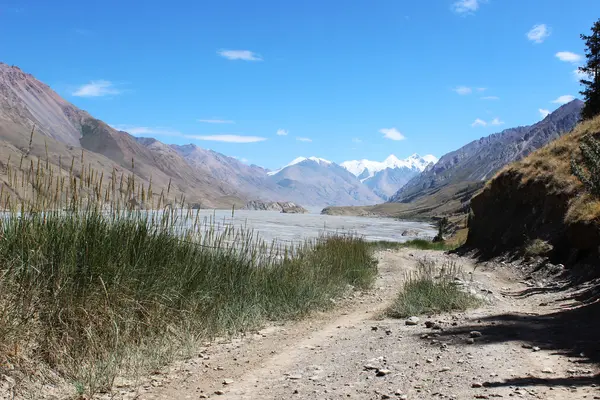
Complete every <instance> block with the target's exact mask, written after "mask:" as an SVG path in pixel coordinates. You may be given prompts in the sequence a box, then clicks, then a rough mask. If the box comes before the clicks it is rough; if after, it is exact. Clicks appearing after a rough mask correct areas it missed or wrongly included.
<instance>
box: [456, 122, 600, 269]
mask: <svg viewBox="0 0 600 400" xmlns="http://www.w3.org/2000/svg"><path fill="white" fill-rule="evenodd" d="M589 134H591V135H595V136H596V137H597V138H600V117H597V118H596V119H594V120H592V121H587V122H584V123H581V124H580V125H579V126H577V128H575V129H574V130H573V132H571V133H569V134H567V135H565V136H563V137H561V138H560V139H558V140H556V141H554V142H552V143H550V144H549V145H547V146H545V147H543V148H542V149H540V150H538V151H536V152H534V153H533V154H531V155H530V156H529V157H527V158H525V159H523V160H522V161H519V162H516V163H513V164H511V165H509V166H508V167H506V168H505V169H504V170H502V171H501V172H500V173H499V174H498V175H497V176H496V177H495V178H494V179H492V180H491V181H490V182H489V183H488V184H487V185H486V187H485V189H484V190H483V191H482V192H481V193H480V194H479V195H477V196H475V197H474V198H473V199H472V200H471V207H472V210H473V215H472V218H471V222H470V224H469V236H468V240H467V247H468V248H475V249H478V250H479V251H480V253H481V254H482V255H484V256H495V255H499V254H501V253H504V252H525V253H527V252H529V251H531V250H527V247H528V246H529V245H530V244H531V243H534V241H535V240H542V241H544V242H546V243H548V244H550V245H551V247H549V248H547V249H548V250H550V249H551V250H550V251H549V254H546V255H549V256H550V257H551V258H553V259H554V260H555V261H556V262H562V263H565V264H569V263H573V264H574V263H579V264H581V263H584V262H586V261H589V262H590V263H595V264H597V261H598V260H600V253H599V249H598V243H600V199H598V198H595V197H593V196H591V195H589V194H587V193H586V192H585V191H584V190H583V187H582V184H581V182H580V181H579V180H578V179H577V178H576V177H575V176H574V175H573V174H572V173H571V160H572V159H573V158H575V159H576V160H577V159H579V158H580V157H581V152H580V149H579V143H580V140H581V139H582V138H583V137H584V136H586V135H589ZM537 247H539V250H540V251H542V250H543V248H544V247H543V246H537ZM534 250H535V249H534Z"/></svg>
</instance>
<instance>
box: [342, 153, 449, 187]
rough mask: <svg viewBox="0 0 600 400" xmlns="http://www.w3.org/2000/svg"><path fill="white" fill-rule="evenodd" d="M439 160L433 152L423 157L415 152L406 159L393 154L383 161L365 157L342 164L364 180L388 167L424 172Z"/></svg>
mask: <svg viewBox="0 0 600 400" xmlns="http://www.w3.org/2000/svg"><path fill="white" fill-rule="evenodd" d="M437 160H438V159H437V157H435V156H432V155H431V154H429V155H426V156H423V157H421V156H419V155H418V154H413V155H412V156H410V157H408V158H406V159H404V160H400V159H399V158H398V157H396V156H395V155H393V154H392V155H390V156H389V157H388V158H386V159H385V160H384V161H383V162H380V161H371V160H365V159H363V160H352V161H344V162H343V163H341V164H340V165H341V166H342V167H344V168H346V169H347V170H348V171H349V172H350V173H352V174H353V175H354V176H356V177H357V178H359V179H360V180H361V181H363V182H364V181H365V180H367V179H369V178H372V177H373V176H375V174H376V173H378V172H379V171H383V170H384V169H387V168H390V169H395V168H408V169H411V170H417V171H418V172H422V171H423V170H425V168H426V167H427V166H428V165H429V164H430V163H434V164H435V163H436V162H437Z"/></svg>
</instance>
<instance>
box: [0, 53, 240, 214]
mask: <svg viewBox="0 0 600 400" xmlns="http://www.w3.org/2000/svg"><path fill="white" fill-rule="evenodd" d="M34 126H35V129H34V135H33V141H32V145H31V148H29V147H30V146H29V139H30V132H31V131H32V129H33V128H34ZM0 148H3V149H5V151H2V150H0V161H2V162H6V161H7V160H8V157H9V155H10V156H11V159H12V160H19V159H20V157H21V154H24V153H25V154H27V155H31V156H32V157H39V158H43V159H44V160H45V159H46V157H48V161H49V163H51V164H53V165H55V166H57V167H58V168H61V169H68V168H69V167H70V164H71V160H72V159H75V160H80V159H81V156H82V154H83V155H84V157H83V160H84V163H81V162H78V163H75V162H74V168H75V169H76V170H78V171H80V170H82V169H84V168H86V167H88V166H89V167H92V168H93V169H94V170H96V171H98V172H99V173H104V175H106V176H110V174H111V173H112V171H113V170H114V171H116V172H117V174H119V175H120V174H126V175H127V174H130V173H134V174H135V176H136V177H137V179H138V180H137V181H138V182H141V183H144V184H145V185H148V184H149V182H150V180H152V182H153V185H154V187H155V188H156V187H158V188H167V186H168V185H169V182H171V188H172V192H171V194H172V195H173V196H177V197H179V196H180V195H185V196H186V198H188V200H190V201H201V202H203V203H204V204H205V205H207V206H211V207H217V206H228V205H230V204H231V203H232V202H240V201H242V200H241V199H237V200H236V199H235V196H236V195H237V194H238V191H237V190H236V188H234V187H231V186H228V185H225V184H222V182H219V181H218V180H217V179H215V178H214V177H213V176H211V175H202V174H197V173H195V171H194V170H193V168H191V167H190V165H189V164H188V163H187V161H186V160H185V159H184V158H183V157H182V156H181V155H179V154H178V153H177V152H176V151H174V150H172V149H171V148H169V146H167V145H165V144H163V143H161V142H158V141H156V140H153V139H148V140H140V139H139V138H136V137H134V136H132V135H130V134H128V133H127V132H123V131H119V130H116V129H114V128H112V127H111V126H109V125H108V124H106V123H104V122H103V121H100V120H98V119H96V118H94V117H92V116H91V115H90V114H88V113H87V112H86V111H83V110H80V109H78V108H77V107H75V106H74V105H72V104H70V103H69V102H67V101H66V100H64V99H62V98H61V97H60V96H59V95H58V94H57V93H55V92H54V91H53V90H52V89H51V88H50V87H49V86H48V85H46V84H44V83H42V82H40V81H38V80H37V79H35V78H34V77H33V76H32V75H30V74H27V73H24V72H23V71H21V69H19V68H18V67H14V66H9V65H7V64H4V63H0ZM46 149H48V152H47V153H48V154H46ZM59 164H60V165H59ZM80 164H81V165H80ZM86 164H88V165H86ZM17 165H18V163H17ZM158 193H160V191H159V192H158ZM232 196H233V197H232Z"/></svg>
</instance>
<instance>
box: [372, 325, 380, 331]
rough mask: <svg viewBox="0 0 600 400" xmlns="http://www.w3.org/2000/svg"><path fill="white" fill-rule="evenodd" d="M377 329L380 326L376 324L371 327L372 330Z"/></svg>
mask: <svg viewBox="0 0 600 400" xmlns="http://www.w3.org/2000/svg"><path fill="white" fill-rule="evenodd" d="M377 329H379V327H378V326H375V325H373V326H372V327H371V330H372V331H376V330H377Z"/></svg>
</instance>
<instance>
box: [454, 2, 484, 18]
mask: <svg viewBox="0 0 600 400" xmlns="http://www.w3.org/2000/svg"><path fill="white" fill-rule="evenodd" d="M481 2H482V0H458V1H455V2H454V3H453V4H452V10H453V11H454V12H455V13H457V14H462V15H468V14H473V13H474V12H475V11H477V10H478V9H479V4H480V3H481Z"/></svg>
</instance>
